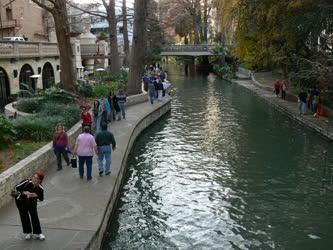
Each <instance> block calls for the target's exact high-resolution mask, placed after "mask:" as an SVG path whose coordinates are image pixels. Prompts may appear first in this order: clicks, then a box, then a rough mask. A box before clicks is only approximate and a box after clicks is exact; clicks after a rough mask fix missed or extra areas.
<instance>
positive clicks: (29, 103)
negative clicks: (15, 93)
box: [16, 98, 43, 113]
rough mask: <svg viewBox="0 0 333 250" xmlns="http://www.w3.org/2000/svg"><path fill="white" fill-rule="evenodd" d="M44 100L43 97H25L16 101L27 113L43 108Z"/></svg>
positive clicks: (19, 108)
mask: <svg viewBox="0 0 333 250" xmlns="http://www.w3.org/2000/svg"><path fill="white" fill-rule="evenodd" d="M42 102H43V99H42V98H24V99H21V100H19V101H18V102H17V103H16V108H17V109H18V110H19V111H22V112H26V113H37V112H39V111H40V110H41V108H42Z"/></svg>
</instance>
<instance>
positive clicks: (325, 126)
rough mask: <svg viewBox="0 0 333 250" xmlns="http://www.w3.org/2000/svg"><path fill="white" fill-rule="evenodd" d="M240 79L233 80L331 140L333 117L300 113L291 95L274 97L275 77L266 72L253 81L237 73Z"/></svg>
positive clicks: (256, 75) (332, 137)
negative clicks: (286, 97) (285, 98)
mask: <svg viewBox="0 0 333 250" xmlns="http://www.w3.org/2000/svg"><path fill="white" fill-rule="evenodd" d="M239 76H240V78H241V79H239V80H234V81H233V82H234V83H237V84H239V85H241V86H243V87H245V88H247V89H249V90H251V91H252V92H253V93H255V94H256V95H258V96H260V97H261V98H263V99H265V100H266V101H267V102H268V103H269V104H271V105H272V106H274V107H275V108H277V109H278V110H280V111H282V112H283V113H285V114H287V115H288V116H290V117H291V118H293V119H295V120H297V121H298V122H300V123H302V124H304V125H305V126H307V127H309V128H311V129H313V130H315V131H317V132H318V133H320V134H321V135H322V136H323V137H325V138H326V139H328V140H330V141H333V119H332V117H328V118H327V117H320V118H317V117H314V116H313V115H311V114H308V115H300V114H299V110H298V103H297V102H295V98H294V97H293V98H292V97H291V98H288V100H282V99H281V98H280V97H276V95H275V94H274V93H273V84H274V80H276V78H275V77H274V76H270V75H267V74H259V75H258V74H255V75H254V77H255V79H254V81H253V80H249V79H245V78H246V76H245V75H243V74H240V75H239Z"/></svg>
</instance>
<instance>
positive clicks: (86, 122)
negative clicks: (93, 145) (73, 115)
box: [81, 107, 92, 132]
mask: <svg viewBox="0 0 333 250" xmlns="http://www.w3.org/2000/svg"><path fill="white" fill-rule="evenodd" d="M81 120H82V132H83V128H84V127H89V129H90V131H91V124H92V118H91V114H90V113H89V111H88V110H87V108H86V107H82V112H81Z"/></svg>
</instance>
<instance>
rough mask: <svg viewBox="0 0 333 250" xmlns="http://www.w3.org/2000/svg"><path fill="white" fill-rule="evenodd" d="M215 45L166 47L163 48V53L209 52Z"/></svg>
mask: <svg viewBox="0 0 333 250" xmlns="http://www.w3.org/2000/svg"><path fill="white" fill-rule="evenodd" d="M215 47H216V46H215V45H208V44H199V45H168V46H165V47H163V49H162V51H163V52H202V51H207V52H210V51H211V50H212V49H214V48H215Z"/></svg>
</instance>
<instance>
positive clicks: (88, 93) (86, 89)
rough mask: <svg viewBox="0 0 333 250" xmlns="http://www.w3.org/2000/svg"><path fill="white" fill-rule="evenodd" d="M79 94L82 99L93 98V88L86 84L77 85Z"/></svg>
mask: <svg viewBox="0 0 333 250" xmlns="http://www.w3.org/2000/svg"><path fill="white" fill-rule="evenodd" d="M79 92H80V94H81V95H83V96H84V97H92V96H93V86H92V85H91V84H89V83H86V82H81V83H80V84H79Z"/></svg>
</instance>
